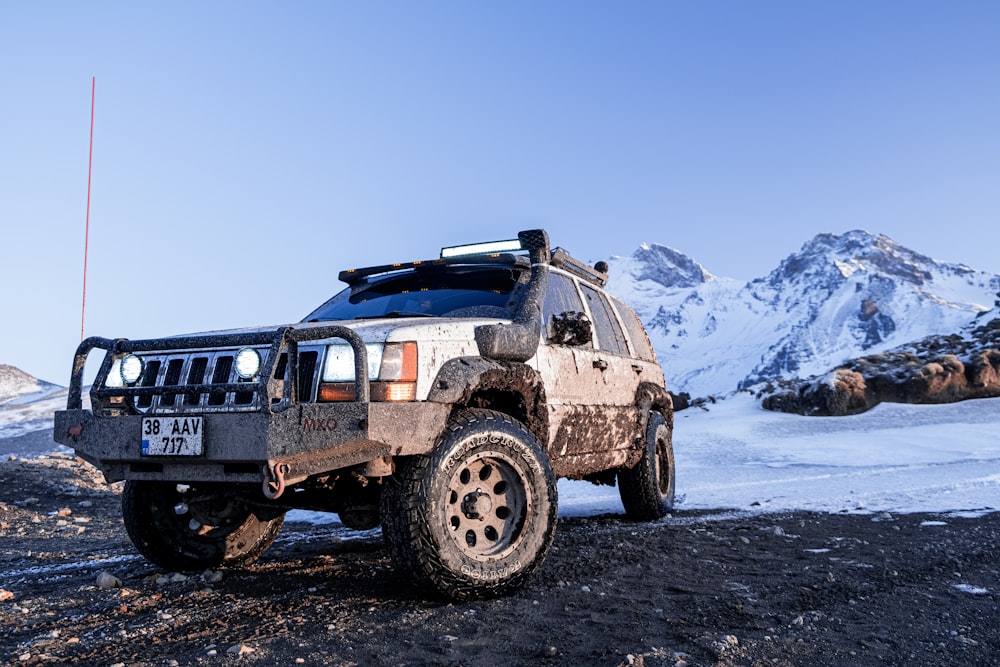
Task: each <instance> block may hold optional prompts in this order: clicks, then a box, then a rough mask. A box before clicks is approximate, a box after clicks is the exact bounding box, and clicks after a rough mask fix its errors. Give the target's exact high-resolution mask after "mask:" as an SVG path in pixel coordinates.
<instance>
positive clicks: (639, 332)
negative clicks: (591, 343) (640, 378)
mask: <svg viewBox="0 0 1000 667" xmlns="http://www.w3.org/2000/svg"><path fill="white" fill-rule="evenodd" d="M611 302H612V303H614V305H615V308H616V309H617V310H618V315H619V316H620V317H621V318H622V322H624V323H625V330H626V331H628V339H629V341H631V343H632V352H633V353H634V354H635V356H637V357H639V358H640V359H642V360H643V361H656V353H655V352H653V346H652V344H650V342H649V336H647V335H646V329H645V328H644V327H643V326H642V322H640V321H639V316H638V315H636V314H635V311H634V310H632V309H631V308H629V307H628V306H626V305H625V304H624V303H622V302H621V301H619V300H618V299H616V298H614V297H612V298H611Z"/></svg>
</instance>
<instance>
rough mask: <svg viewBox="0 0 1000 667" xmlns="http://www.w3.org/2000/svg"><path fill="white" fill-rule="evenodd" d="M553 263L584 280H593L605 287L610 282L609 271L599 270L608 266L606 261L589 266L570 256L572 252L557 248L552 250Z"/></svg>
mask: <svg viewBox="0 0 1000 667" xmlns="http://www.w3.org/2000/svg"><path fill="white" fill-rule="evenodd" d="M551 264H552V266H554V267H556V268H557V269H563V270H564V271H568V272H570V273H572V274H574V275H576V276H577V277H578V278H583V279H584V280H587V281H589V282H592V283H594V284H596V285H598V286H600V287H604V286H605V285H607V284H608V272H607V271H601V270H599V268H603V267H606V266H607V264H605V263H604V262H598V265H597V267H593V266H588V265H587V264H584V263H583V262H581V261H580V260H578V259H576V258H574V257H572V256H570V254H569V253H568V252H566V251H565V250H563V249H562V248H555V249H554V250H553V251H552V260H551ZM602 265H603V267H602Z"/></svg>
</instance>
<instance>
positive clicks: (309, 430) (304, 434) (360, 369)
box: [53, 325, 449, 489]
mask: <svg viewBox="0 0 1000 667" xmlns="http://www.w3.org/2000/svg"><path fill="white" fill-rule="evenodd" d="M330 338H342V339H345V340H347V342H348V343H350V345H351V347H352V348H354V350H355V373H356V381H355V396H356V400H355V401H353V402H343V403H314V402H310V401H309V398H310V395H311V394H310V392H300V391H297V389H299V388H301V387H303V386H307V385H308V382H303V381H302V379H303V378H302V375H303V373H304V371H302V372H300V369H299V367H300V364H299V363H298V360H299V347H298V346H299V343H303V342H312V343H314V344H315V343H319V344H322V341H324V340H328V339H330ZM245 345H253V346H264V347H263V348H262V349H263V350H264V352H265V353H264V355H263V356H264V359H265V363H264V368H263V370H262V372H261V373H260V376H259V380H257V381H255V382H252V383H241V382H235V381H234V380H233V378H232V376H231V374H225V373H223V374H217V375H218V377H215V375H213V374H212V373H207V374H205V373H203V374H201V375H199V376H198V377H199V378H200V379H198V380H196V381H193V382H188V383H183V382H177V381H166V380H165V378H167V377H168V374H169V367H170V363H164V364H163V365H162V367H160V370H159V371H158V372H155V373H152V374H150V375H149V377H148V382H147V381H146V379H144V380H142V381H140V382H139V383H138V384H137V385H134V386H129V387H120V386H119V387H115V386H109V385H108V383H107V382H106V378H107V377H108V374H109V373H110V372H111V367H112V361H113V359H115V358H120V357H121V356H122V355H124V354H126V353H140V354H153V353H155V354H159V355H161V356H162V355H166V359H167V361H169V360H170V359H173V358H177V359H184V360H185V361H184V362H183V368H185V369H186V368H187V367H188V366H187V364H190V363H193V362H192V353H191V351H195V352H194V355H193V356H205V354H202V353H201V352H198V351H199V350H208V351H211V350H225V349H235V348H237V347H238V346H245ZM93 349H103V350H105V358H104V361H103V363H102V365H101V370H100V371H99V372H98V376H97V378H96V380H95V382H94V385H93V388H92V389H91V391H90V397H91V407H92V409H91V410H85V409H83V405H82V375H83V367H84V363H85V362H86V359H87V356H88V355H89V354H90V352H91V351H92V350H93ZM178 363H179V364H180V363H181V362H178ZM150 367H152V365H150ZM311 372H315V371H311ZM189 375H190V374H189V373H181V374H180V375H178V376H176V377H181V378H187V377H189ZM300 393H302V394H304V395H303V396H300V395H299V394H300ZM211 396H219V397H220V400H219V402H218V403H216V404H215V405H214V406H213V408H212V409H211V410H209V409H206V407H207V405H208V403H209V402H210V401H209V400H208V399H209V398H210V397H211ZM234 396H250V397H251V398H248V399H247V400H246V401H244V402H243V403H239V402H238V401H234V400H233V397H234ZM163 397H167V400H164V399H163ZM175 397H179V398H175ZM186 397H193V400H192V401H190V402H188V400H186ZM221 397H225V398H224V399H223V398H221ZM369 397H370V388H369V383H368V377H367V358H366V351H365V346H364V342H363V341H362V340H361V338H360V337H359V336H358V335H357V334H356V333H354V332H353V331H351V330H349V329H346V328H344V327H340V326H308V325H305V326H300V327H294V326H292V327H283V328H280V329H276V330H273V331H266V332H257V333H251V334H218V335H212V334H206V335H200V336H191V337H185V338H170V339H154V340H148V341H127V340H117V341H113V340H108V339H101V338H92V339H87V340H86V341H84V342H83V343H81V344H80V347H79V348H78V349H77V353H76V357H75V358H74V365H73V375H72V378H71V385H70V391H69V398H68V400H67V409H66V410H61V411H58V412H56V415H55V428H54V433H53V437H54V439H55V441H56V442H59V443H62V444H64V445H67V446H68V447H72V448H73V449H74V450H75V451H76V453H77V454H78V455H79V456H80V457H81V458H83V459H85V460H87V461H89V462H91V463H93V464H94V465H95V466H97V467H98V468H100V469H101V471H102V472H103V473H104V475H105V478H106V479H107V480H108V481H109V482H113V481H118V480H123V479H136V480H163V481H177V482H258V483H259V482H264V484H265V489H267V488H268V486H267V485H268V484H272V485H275V486H279V487H283V486H284V485H285V484H295V483H297V482H299V481H302V480H305V479H306V478H308V477H310V476H313V475H318V474H321V473H325V472H329V471H333V470H338V469H342V468H348V467H352V466H356V465H359V464H364V463H370V462H374V461H377V460H379V459H385V457H389V456H397V455H408V454H417V453H425V452H427V451H430V449H431V448H432V447H433V444H434V441H435V439H436V437H437V435H438V434H439V433H441V431H442V430H443V428H444V425H445V423H446V421H447V418H448V413H449V408H448V406H447V405H444V404H440V403H433V402H413V403H381V402H376V403H373V402H371V401H370V398H369ZM143 401H145V403H144V402H143ZM237 403H239V405H237ZM165 406H173V409H171V408H170V407H165ZM185 406H190V407H185ZM178 408H183V409H178ZM153 414H155V415H158V416H163V415H177V416H197V417H200V418H202V420H203V424H204V434H203V445H204V449H203V452H202V453H201V454H200V455H198V456H162V455H159V456H143V454H142V449H141V441H142V435H141V432H142V419H143V417H146V416H151V415H153ZM385 468H386V467H385V466H382V467H381V470H382V471H383V474H384V470H385Z"/></svg>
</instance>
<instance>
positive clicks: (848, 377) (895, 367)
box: [759, 318, 1000, 416]
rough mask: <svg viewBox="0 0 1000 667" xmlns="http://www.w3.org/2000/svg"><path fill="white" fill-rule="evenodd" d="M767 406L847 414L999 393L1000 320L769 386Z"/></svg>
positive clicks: (807, 412)
mask: <svg viewBox="0 0 1000 667" xmlns="http://www.w3.org/2000/svg"><path fill="white" fill-rule="evenodd" d="M759 395H760V396H761V397H762V398H763V400H762V405H763V407H764V408H766V409H768V410H777V411H781V412H793V413H797V414H803V415H828V416H837V415H850V414H858V413H860V412H865V411H866V410H869V409H871V408H872V407H874V406H876V405H878V404H879V403H882V402H883V401H889V402H894V403H953V402H955V401H963V400H966V399H969V398H987V397H993V396H1000V318H998V319H993V320H991V321H989V322H987V323H986V324H984V325H981V326H978V327H974V328H971V329H970V330H969V331H967V332H965V334H964V335H957V334H954V335H947V336H930V337H928V338H925V339H923V340H921V341H918V342H916V343H913V344H911V345H908V346H904V347H903V348H900V349H896V350H891V351H889V352H885V353H883V354H877V355H872V356H867V357H861V358H859V359H855V360H853V361H850V362H848V363H846V364H844V365H842V366H840V367H838V368H835V369H834V370H832V371H831V372H830V373H828V374H826V375H824V376H821V377H817V378H810V379H809V380H804V381H786V382H783V383H781V385H774V384H771V385H768V386H766V387H765V388H764V389H762V390H761V391H760V393H759Z"/></svg>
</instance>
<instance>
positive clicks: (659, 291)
mask: <svg viewBox="0 0 1000 667" xmlns="http://www.w3.org/2000/svg"><path fill="white" fill-rule="evenodd" d="M609 265H610V274H611V275H610V280H609V285H608V287H609V289H610V291H611V292H613V293H614V294H616V295H617V296H619V297H621V298H622V299H623V300H625V301H626V302H627V303H629V304H630V305H632V307H633V308H635V309H636V312H637V313H638V314H639V317H640V318H641V319H642V320H643V322H645V323H646V326H647V329H648V331H649V335H650V338H651V340H652V342H653V345H654V347H655V348H656V351H657V355H658V357H659V359H660V363H661V364H663V367H664V371H665V372H666V375H667V380H668V386H669V387H670V388H671V389H672V390H674V391H678V392H680V391H686V392H689V393H691V394H692V395H694V396H704V395H707V394H720V393H726V392H730V391H733V390H735V389H737V388H738V387H740V386H745V385H749V384H753V383H754V382H757V381H759V380H762V379H765V378H773V377H807V376H810V375H814V374H819V373H822V372H824V371H826V370H829V369H830V368H832V367H834V366H836V365H837V364H839V363H841V362H843V361H845V360H847V359H851V358H853V357H857V356H861V355H864V354H872V353H877V352H881V351H883V350H887V349H890V348H893V347H895V346H898V345H901V344H903V343H906V342H908V341H912V340H917V339H920V338H923V337H925V336H928V335H931V334H940V333H952V332H955V331H958V330H959V329H961V328H962V327H963V326H965V325H967V324H968V323H969V322H970V321H971V320H972V319H973V318H975V317H976V316H977V315H979V314H981V313H983V312H985V311H988V310H990V309H991V308H993V307H994V305H996V304H997V303H998V300H1000V275H998V274H993V273H988V272H985V271H977V270H974V269H971V268H969V267H968V266H965V265H962V264H946V263H943V262H938V261H935V260H933V259H931V258H930V257H927V256H924V255H921V254H918V253H916V252H914V251H912V250H909V249H907V248H904V247H902V246H900V245H898V244H896V243H895V242H893V241H892V239H890V238H888V237H886V236H881V235H879V236H874V235H872V234H869V233H868V232H865V231H852V232H848V233H846V234H843V235H839V236H838V235H834V234H820V235H818V236H816V237H815V238H813V239H812V240H811V241H809V242H807V243H806V244H805V245H803V246H802V249H801V250H800V251H799V252H797V253H794V254H792V255H789V256H788V257H787V258H785V260H784V261H782V262H781V264H780V265H779V266H778V267H777V268H776V269H775V270H774V271H772V272H771V273H770V274H768V275H767V276H765V277H763V278H758V279H756V280H752V281H750V282H748V283H743V282H740V281H737V280H733V279H730V278H721V277H717V276H714V275H712V274H711V273H709V272H708V271H707V270H706V269H705V268H704V267H702V266H701V265H700V264H698V263H697V262H696V261H694V260H692V259H691V258H689V257H687V256H685V255H684V254H682V253H680V252H678V251H677V250H674V249H672V248H668V247H666V246H662V245H643V246H642V247H640V248H639V249H638V250H637V251H636V252H635V253H634V254H633V255H632V256H631V257H614V258H612V259H611V260H610V261H609Z"/></svg>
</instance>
